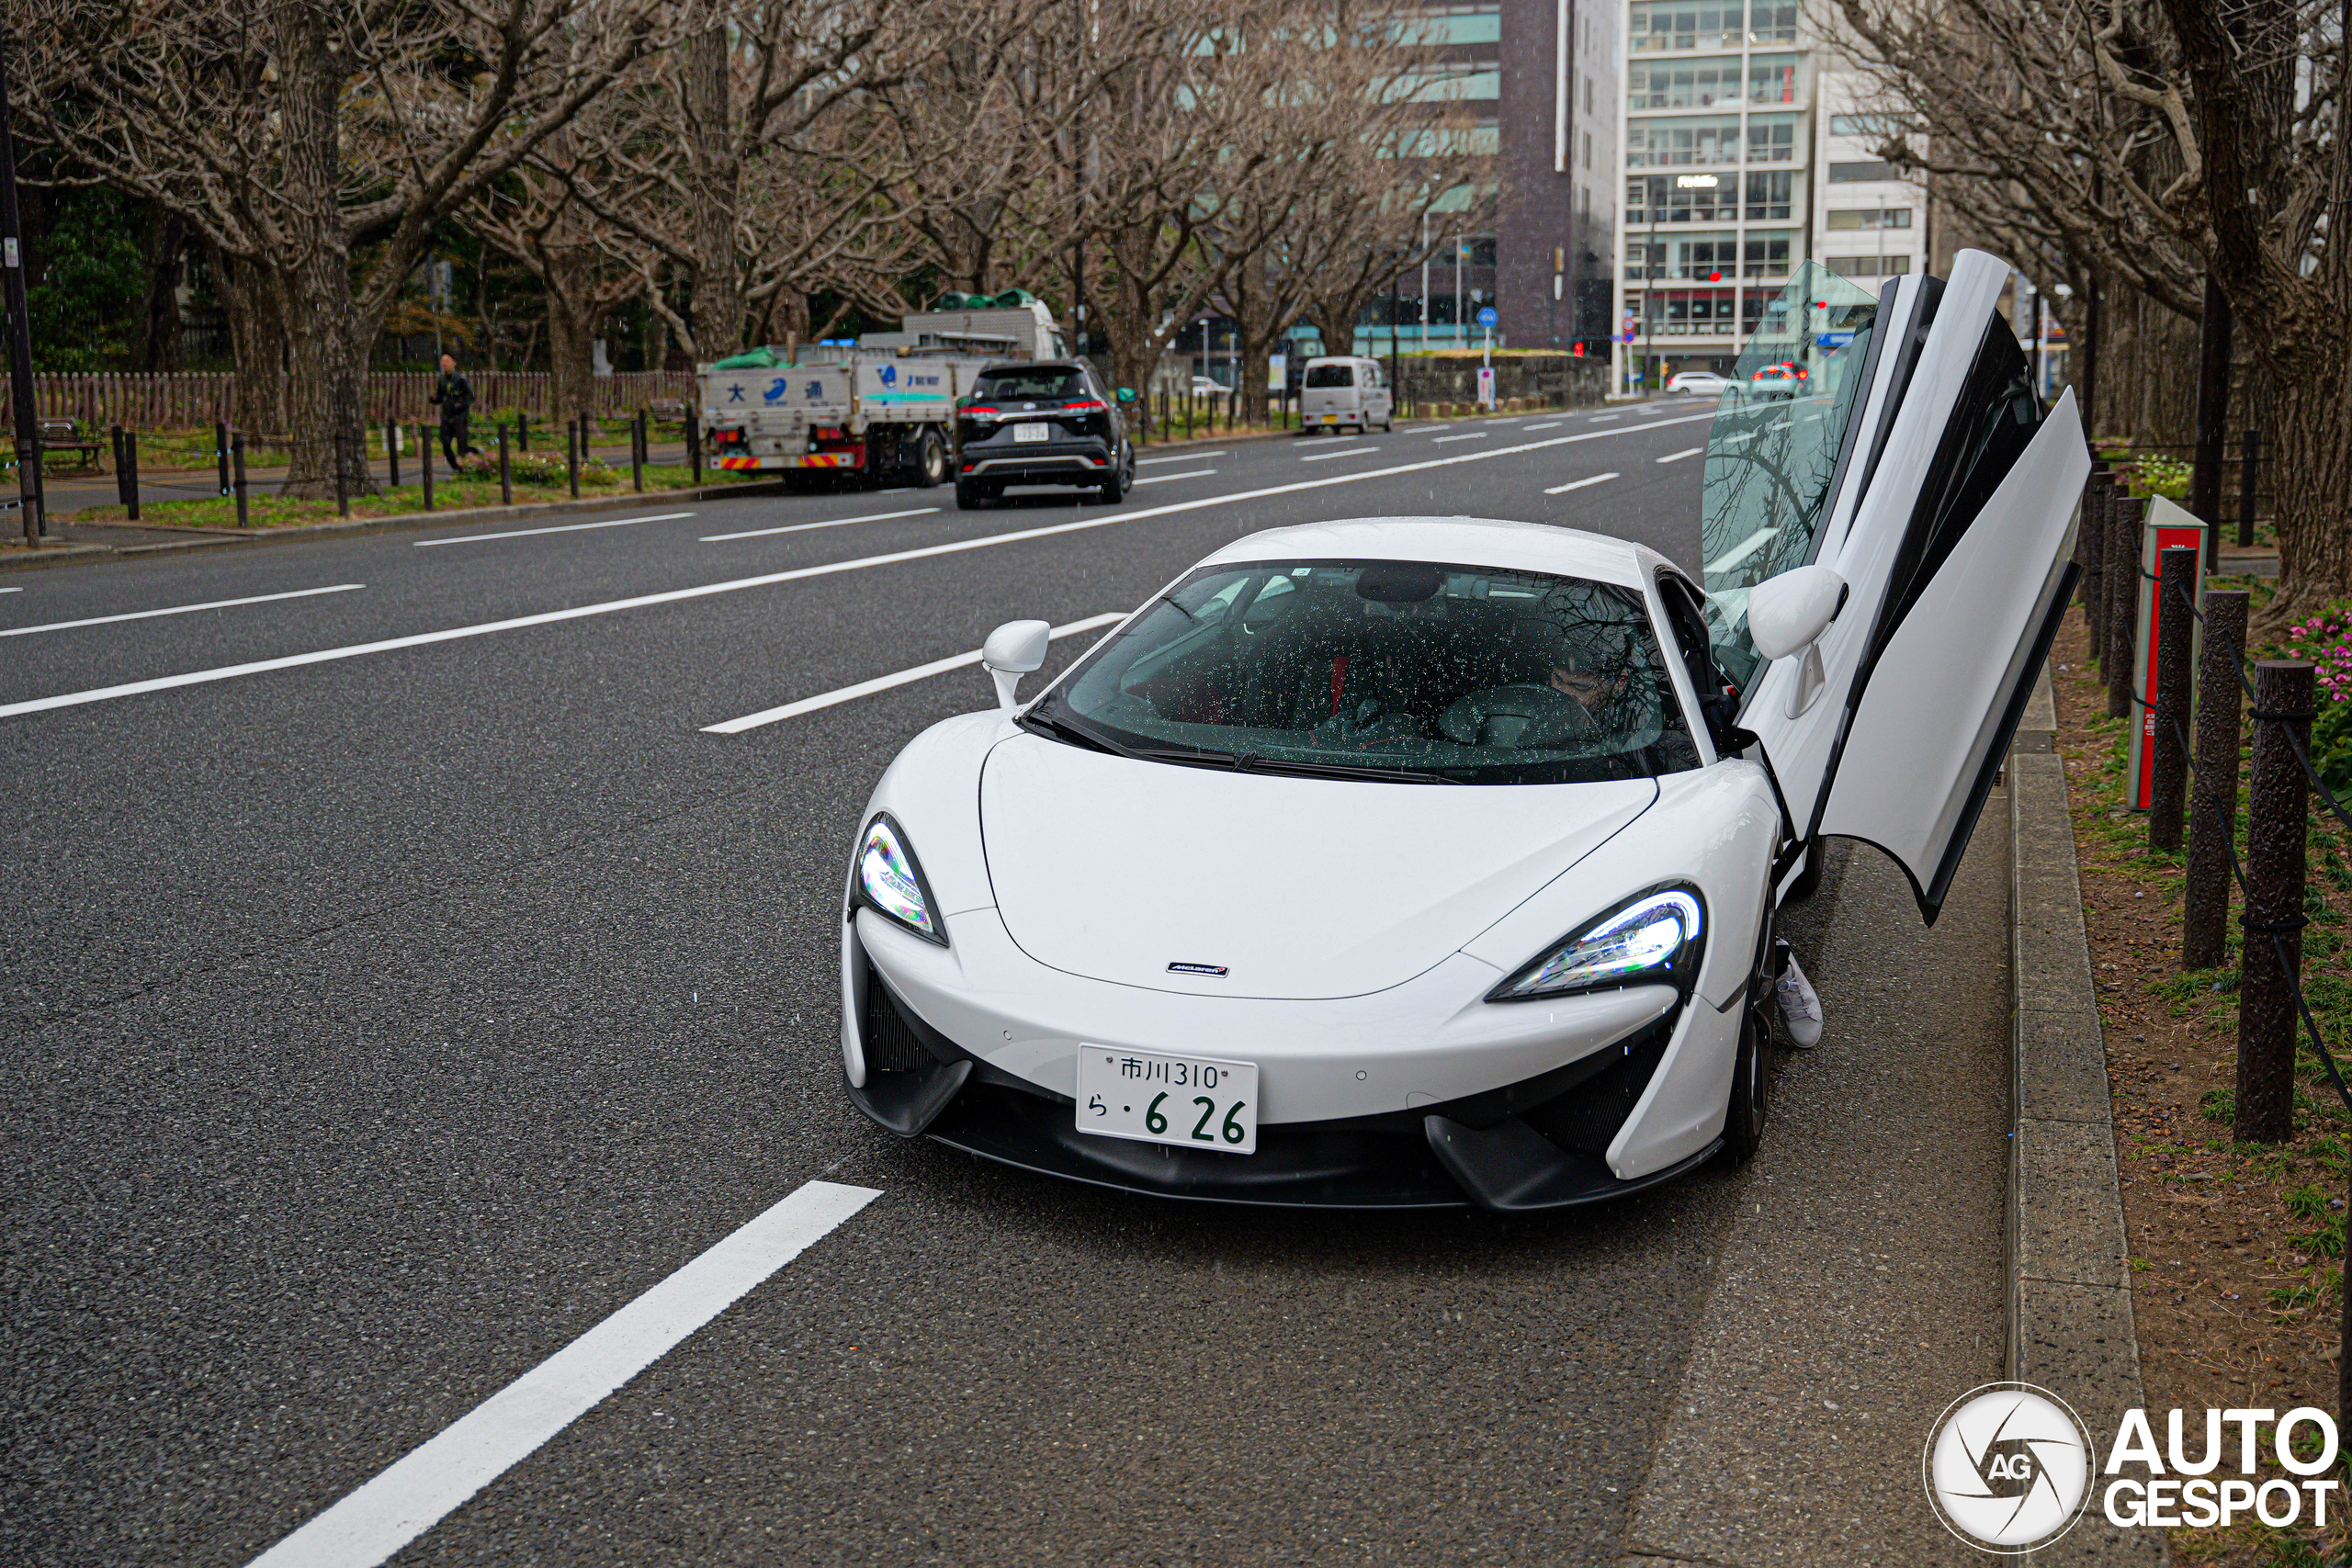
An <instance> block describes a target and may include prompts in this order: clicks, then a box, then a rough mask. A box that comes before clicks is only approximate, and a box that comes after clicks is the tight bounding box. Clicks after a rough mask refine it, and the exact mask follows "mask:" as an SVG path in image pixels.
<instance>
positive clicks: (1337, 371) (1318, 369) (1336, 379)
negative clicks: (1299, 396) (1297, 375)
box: [1306, 365, 1356, 387]
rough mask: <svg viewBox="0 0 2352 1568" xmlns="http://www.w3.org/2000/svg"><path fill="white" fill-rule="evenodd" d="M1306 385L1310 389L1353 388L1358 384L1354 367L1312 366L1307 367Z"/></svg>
mask: <svg viewBox="0 0 2352 1568" xmlns="http://www.w3.org/2000/svg"><path fill="white" fill-rule="evenodd" d="M1306 384H1307V385H1308V386H1310V387H1352V386H1354V385H1355V384H1356V372H1355V367H1354V366H1352V365H1310V366H1308V367H1306Z"/></svg>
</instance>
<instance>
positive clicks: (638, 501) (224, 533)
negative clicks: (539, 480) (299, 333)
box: [0, 479, 784, 571]
mask: <svg viewBox="0 0 2352 1568" xmlns="http://www.w3.org/2000/svg"><path fill="white" fill-rule="evenodd" d="M783 492H784V481H783V480H781V479H748V480H745V481H744V482H743V483H741V484H725V485H697V486H693V487H690V488H688V489H684V490H671V491H644V492H643V493H641V494H640V493H639V492H638V491H622V492H621V493H620V494H618V495H599V496H582V497H581V498H580V499H579V500H578V501H537V502H524V503H522V504H520V505H515V506H469V507H460V508H458V510H456V511H453V512H401V513H394V514H393V515H391V516H390V517H337V518H335V519H334V520H332V521H331V522H326V523H298V524H295V525H292V526H290V527H286V528H251V529H236V528H225V529H216V528H189V527H182V526H176V525H166V526H172V531H173V532H175V533H186V534H188V535H190V536H191V537H189V538H186V539H169V540H164V541H162V542H159V543H150V544H140V545H104V544H96V543H83V542H76V543H74V544H70V545H51V546H48V547H44V548H42V549H40V550H39V551H37V552H33V553H29V554H26V555H22V556H16V555H10V556H0V571H25V570H39V569H40V568H42V567H48V566H73V565H79V564H80V563H82V562H85V561H97V560H115V559H123V560H129V559H134V558H138V557H140V556H152V555H164V554H170V553H174V552H176V551H180V550H203V549H212V548H215V547H219V546H222V545H267V544H287V543H290V542H298V541H300V540H304V539H322V538H326V539H334V538H346V537H356V536H363V535H369V534H395V533H404V532H409V531H412V530H414V529H419V528H447V527H450V526H452V525H456V526H459V527H464V526H467V525H472V524H476V523H524V522H530V521H535V520H537V519H540V518H547V517H565V516H570V515H572V514H574V513H586V512H614V511H623V510H627V509H628V508H630V507H637V506H660V505H662V504H664V503H669V502H682V501H718V500H727V499H733V498H737V497H754V496H763V495H780V494H782V493H783ZM73 526H75V527H80V528H104V527H107V526H109V525H107V524H104V523H78V524H74V525H73ZM123 526H125V527H130V528H140V527H146V526H149V525H146V524H141V523H126V524H124V525H123Z"/></svg>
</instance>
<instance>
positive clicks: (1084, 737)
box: [1021, 713, 1142, 757]
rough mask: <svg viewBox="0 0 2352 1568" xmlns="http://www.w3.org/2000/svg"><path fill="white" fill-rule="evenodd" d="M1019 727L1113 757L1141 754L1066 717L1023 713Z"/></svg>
mask: <svg viewBox="0 0 2352 1568" xmlns="http://www.w3.org/2000/svg"><path fill="white" fill-rule="evenodd" d="M1021 728H1023V729H1029V730H1035V731H1037V732H1038V733H1040V734H1045V735H1050V736H1052V737H1053V738H1054V739H1057V740H1066V741H1068V742H1069V744H1071V745H1073V746H1082V747H1084V748H1085V749H1086V750H1089V751H1107V752H1109V753H1110V754H1111V755H1112V756H1114V757H1134V756H1139V755H1142V753H1140V752H1137V751H1135V750H1131V749H1129V748H1127V747H1125V746H1122V745H1120V744H1119V743H1118V742H1117V741H1115V740H1106V739H1103V737H1102V736H1100V735H1097V734H1095V733H1094V731H1092V730H1091V729H1082V728H1080V727H1079V726H1077V725H1075V724H1072V723H1070V722H1069V720H1068V719H1066V718H1055V717H1053V716H1050V715H1047V714H1040V713H1029V714H1023V716H1022V717H1021Z"/></svg>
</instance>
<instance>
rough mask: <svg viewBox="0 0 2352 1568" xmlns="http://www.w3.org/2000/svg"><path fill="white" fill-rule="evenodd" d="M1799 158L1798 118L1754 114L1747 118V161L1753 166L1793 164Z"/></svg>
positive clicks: (1784, 115)
mask: <svg viewBox="0 0 2352 1568" xmlns="http://www.w3.org/2000/svg"><path fill="white" fill-rule="evenodd" d="M1796 156H1797V117H1796V116H1794V115H1792V114H1752V115H1749V116H1748V117H1747V161H1748V162H1749V163H1751V164H1793V163H1795V162H1796Z"/></svg>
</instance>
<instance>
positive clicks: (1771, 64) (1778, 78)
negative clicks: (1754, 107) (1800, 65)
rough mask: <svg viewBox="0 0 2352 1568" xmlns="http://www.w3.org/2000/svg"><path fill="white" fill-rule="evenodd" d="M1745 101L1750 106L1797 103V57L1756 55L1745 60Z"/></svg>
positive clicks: (1788, 55)
mask: <svg viewBox="0 0 2352 1568" xmlns="http://www.w3.org/2000/svg"><path fill="white" fill-rule="evenodd" d="M1747 101H1748V102H1749V103H1751V104H1792V103H1795V102H1796V101H1797V57H1796V56H1795V55H1793V54H1756V55H1750V56H1749V57H1748V60H1747Z"/></svg>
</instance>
